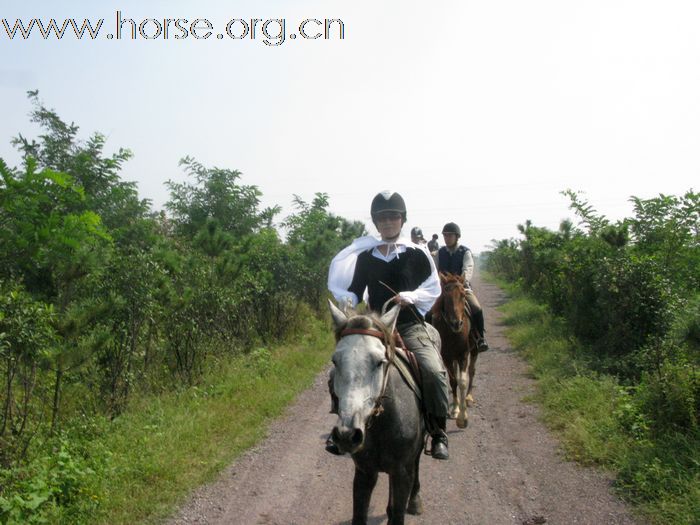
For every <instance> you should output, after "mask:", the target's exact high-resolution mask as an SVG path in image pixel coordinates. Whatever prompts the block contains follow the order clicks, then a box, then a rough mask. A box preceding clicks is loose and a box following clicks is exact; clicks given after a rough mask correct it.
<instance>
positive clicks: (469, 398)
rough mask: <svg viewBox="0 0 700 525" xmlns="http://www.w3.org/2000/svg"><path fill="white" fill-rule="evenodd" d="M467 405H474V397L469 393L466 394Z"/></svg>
mask: <svg viewBox="0 0 700 525" xmlns="http://www.w3.org/2000/svg"><path fill="white" fill-rule="evenodd" d="M467 406H468V407H471V406H474V398H473V397H472V396H471V394H470V395H468V396H467Z"/></svg>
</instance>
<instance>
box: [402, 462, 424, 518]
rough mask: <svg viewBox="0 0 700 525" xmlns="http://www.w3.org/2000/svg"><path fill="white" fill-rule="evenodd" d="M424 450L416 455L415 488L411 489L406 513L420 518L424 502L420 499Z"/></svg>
mask: <svg viewBox="0 0 700 525" xmlns="http://www.w3.org/2000/svg"><path fill="white" fill-rule="evenodd" d="M421 453H422V450H419V451H418V454H417V455H416V462H415V465H416V472H415V474H414V475H413V487H412V488H411V497H410V498H409V499H408V507H407V508H406V512H407V513H408V514H413V515H414V516H419V515H420V514H423V500H422V499H421V497H420V456H421Z"/></svg>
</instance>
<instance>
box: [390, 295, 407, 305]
mask: <svg viewBox="0 0 700 525" xmlns="http://www.w3.org/2000/svg"><path fill="white" fill-rule="evenodd" d="M392 300H393V301H394V302H395V303H396V304H400V305H401V306H402V307H403V306H408V305H409V304H411V303H410V302H409V301H407V300H406V299H404V298H403V297H401V296H400V295H395V296H394V297H392Z"/></svg>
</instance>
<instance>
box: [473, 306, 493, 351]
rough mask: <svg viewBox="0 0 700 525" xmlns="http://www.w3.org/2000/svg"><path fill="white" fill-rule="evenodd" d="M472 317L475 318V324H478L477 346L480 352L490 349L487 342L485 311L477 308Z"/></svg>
mask: <svg viewBox="0 0 700 525" xmlns="http://www.w3.org/2000/svg"><path fill="white" fill-rule="evenodd" d="M472 319H474V324H475V325H476V333H477V340H476V348H477V350H479V352H486V350H488V349H489V345H488V343H487V342H486V329H485V328H484V311H483V310H477V311H475V312H473V313H472Z"/></svg>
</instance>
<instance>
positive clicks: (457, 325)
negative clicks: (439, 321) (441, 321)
mask: <svg viewBox="0 0 700 525" xmlns="http://www.w3.org/2000/svg"><path fill="white" fill-rule="evenodd" d="M462 328H464V321H462V320H461V319H458V320H456V321H450V330H452V331H453V332H454V333H456V334H458V333H460V332H461V331H462Z"/></svg>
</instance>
